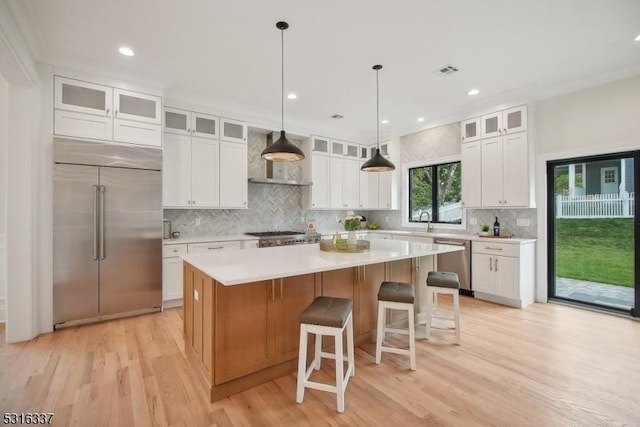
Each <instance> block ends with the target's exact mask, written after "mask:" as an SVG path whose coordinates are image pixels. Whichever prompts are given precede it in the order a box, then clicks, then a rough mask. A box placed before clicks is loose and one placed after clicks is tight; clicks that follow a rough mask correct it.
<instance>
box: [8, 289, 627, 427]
mask: <svg viewBox="0 0 640 427" xmlns="http://www.w3.org/2000/svg"><path fill="white" fill-rule="evenodd" d="M461 304H462V315H461V323H462V345H461V346H455V345H451V344H450V343H452V342H453V338H454V337H453V334H446V335H439V336H435V337H434V340H433V342H427V341H425V340H422V339H420V338H418V343H417V349H416V351H417V363H418V370H417V371H414V372H412V371H409V370H408V358H406V357H404V356H399V355H390V354H383V356H382V364H381V365H375V364H374V357H373V356H372V355H373V354H374V353H375V346H374V344H371V345H369V344H367V345H366V346H365V348H358V349H356V376H355V377H354V378H353V379H352V380H351V381H350V382H349V386H348V388H347V391H346V412H345V413H344V414H337V413H336V411H335V407H336V402H335V397H334V395H332V394H329V393H324V392H319V391H315V390H307V391H306V393H305V400H304V402H303V403H302V404H296V402H295V388H296V383H295V374H290V375H286V376H284V377H281V378H278V379H277V380H275V381H272V382H269V383H267V384H264V385H262V386H259V387H256V388H254V389H251V390H248V391H245V392H243V393H240V394H237V395H234V396H232V397H230V398H227V399H223V400H221V401H219V402H216V403H213V404H211V403H208V402H207V401H206V398H205V393H204V391H203V390H202V389H201V388H200V386H199V384H198V382H197V379H196V377H195V376H194V374H193V372H192V371H191V368H190V367H189V365H188V364H187V361H186V360H185V356H184V353H183V345H184V344H183V339H182V332H181V331H182V319H181V311H180V310H179V309H172V310H167V311H165V312H163V313H156V314H151V315H145V316H140V317H137V318H131V319H124V320H115V321H110V322H106V323H101V324H96V325H90V326H84V327H77V328H73V329H67V330H61V331H57V332H55V333H51V334H45V335H42V336H40V337H38V338H37V339H35V340H32V341H30V342H26V343H20V344H5V343H4V340H3V339H0V410H1V411H0V412H2V413H4V412H55V416H54V419H53V421H54V425H61V426H63V425H79V426H103V425H104V426H152V425H153V426H167V425H168V426H190V427H191V426H210V425H218V426H227V425H229V426H270V425H271V426H282V425H332V426H342V425H353V426H371V425H384V426H388V425H394V426H404V425H433V426H445V425H451V426H485V425H498V426H589V425H594V426H613V425H627V426H638V425H640V322H636V321H633V320H629V319H624V318H620V317H614V316H609V315H605V314H600V313H594V312H590V311H583V310H579V309H575V308H570V307H565V306H561V305H553V304H534V305H532V306H530V307H527V308H526V309H523V310H519V309H513V308H508V307H502V306H498V305H494V304H490V303H485V302H482V301H478V300H474V299H471V298H466V297H462V298H461ZM0 328H1V329H0V333H2V335H3V336H4V328H3V327H0ZM402 339H406V337H398V342H402ZM332 366H333V365H331V364H330V363H325V362H323V369H322V370H321V371H320V372H319V373H318V374H317V375H319V376H321V377H328V375H329V374H331V375H332V372H331V368H332ZM314 375H316V374H314Z"/></svg>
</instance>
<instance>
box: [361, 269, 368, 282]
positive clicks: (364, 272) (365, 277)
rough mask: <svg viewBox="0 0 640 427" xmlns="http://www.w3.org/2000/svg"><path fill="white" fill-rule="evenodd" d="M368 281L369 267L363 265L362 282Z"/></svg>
mask: <svg viewBox="0 0 640 427" xmlns="http://www.w3.org/2000/svg"><path fill="white" fill-rule="evenodd" d="M366 280H367V266H366V265H363V266H362V281H363V282H364V281H366Z"/></svg>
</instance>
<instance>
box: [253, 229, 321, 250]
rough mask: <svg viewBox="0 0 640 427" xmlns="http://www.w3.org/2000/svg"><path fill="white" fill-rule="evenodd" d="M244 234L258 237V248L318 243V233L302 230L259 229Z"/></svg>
mask: <svg viewBox="0 0 640 427" xmlns="http://www.w3.org/2000/svg"><path fill="white" fill-rule="evenodd" d="M245 234H248V235H250V236H256V237H259V238H260V239H259V240H258V247H260V248H265V247H269V246H285V245H301V244H304V243H318V242H319V241H320V235H319V234H318V233H305V232H304V231H260V232H255V233H245Z"/></svg>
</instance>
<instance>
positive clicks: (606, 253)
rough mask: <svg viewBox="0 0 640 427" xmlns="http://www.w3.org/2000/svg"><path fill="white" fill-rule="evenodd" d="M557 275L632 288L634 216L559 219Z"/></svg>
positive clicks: (557, 223) (557, 229)
mask: <svg viewBox="0 0 640 427" xmlns="http://www.w3.org/2000/svg"><path fill="white" fill-rule="evenodd" d="M556 275H557V276H560V277H569V278H572V279H582V280H588V281H590V282H600V283H609V284H613V285H622V286H628V287H633V219H632V218H615V219H596V218H594V219H556Z"/></svg>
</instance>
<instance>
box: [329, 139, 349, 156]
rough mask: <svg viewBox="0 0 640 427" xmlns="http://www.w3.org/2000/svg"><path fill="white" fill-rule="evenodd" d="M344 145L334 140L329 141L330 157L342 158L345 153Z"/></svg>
mask: <svg viewBox="0 0 640 427" xmlns="http://www.w3.org/2000/svg"><path fill="white" fill-rule="evenodd" d="M345 144H346V143H344V142H342V141H338V140H336V139H332V140H331V155H333V156H344V153H345Z"/></svg>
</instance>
